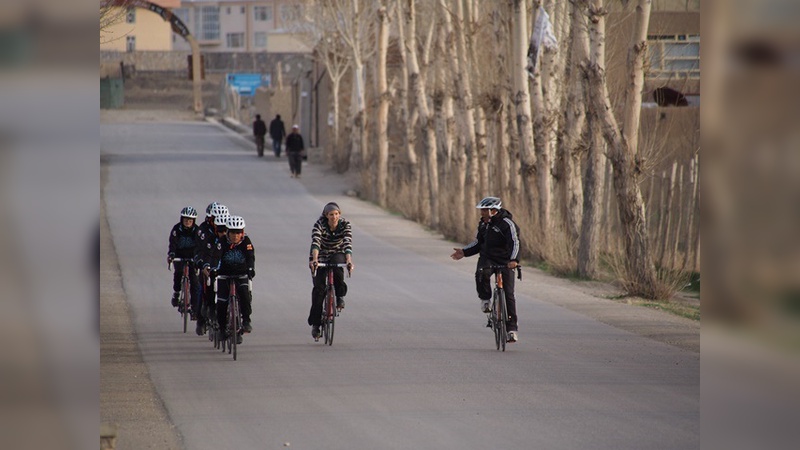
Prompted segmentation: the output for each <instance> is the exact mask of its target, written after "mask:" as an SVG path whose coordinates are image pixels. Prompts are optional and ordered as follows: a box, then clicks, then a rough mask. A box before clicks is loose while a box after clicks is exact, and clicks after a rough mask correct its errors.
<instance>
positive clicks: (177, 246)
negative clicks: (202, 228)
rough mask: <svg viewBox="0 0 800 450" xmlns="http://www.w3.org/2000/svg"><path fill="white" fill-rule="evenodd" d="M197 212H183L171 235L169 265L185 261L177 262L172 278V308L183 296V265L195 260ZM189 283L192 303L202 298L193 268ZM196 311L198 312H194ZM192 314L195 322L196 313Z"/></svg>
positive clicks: (186, 208)
mask: <svg viewBox="0 0 800 450" xmlns="http://www.w3.org/2000/svg"><path fill="white" fill-rule="evenodd" d="M196 219H197V210H195V209H194V208H192V207H191V206H187V207H185V208H183V209H182V210H181V220H180V222H178V223H176V224H175V226H174V227H172V231H170V233H169V250H168V251H167V263H172V262H173V261H172V260H173V259H175V258H180V259H182V260H183V261H175V270H174V271H173V277H172V290H173V294H172V306H174V307H177V306H178V304H179V302H180V295H181V278H182V277H183V265H184V264H190V265H191V261H189V260H190V259H192V258H194V252H195V247H196V246H197V225H196V224H195V220H196ZM189 282H190V286H191V289H190V293H191V299H192V303H194V301H195V298H197V299H199V298H200V291H199V289H198V288H199V284H198V283H197V276H196V274H195V271H194V270H193V268H192V267H190V269H189ZM194 311H196V310H194ZM194 311H193V312H192V320H194V315H195V312H194Z"/></svg>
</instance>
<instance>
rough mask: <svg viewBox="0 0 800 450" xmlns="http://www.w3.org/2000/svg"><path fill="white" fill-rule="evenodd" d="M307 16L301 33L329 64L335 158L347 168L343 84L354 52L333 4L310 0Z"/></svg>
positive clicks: (299, 27) (333, 156)
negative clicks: (323, 5) (325, 5)
mask: <svg viewBox="0 0 800 450" xmlns="http://www.w3.org/2000/svg"><path fill="white" fill-rule="evenodd" d="M304 11H306V16H305V18H304V19H305V20H303V21H302V22H300V23H298V24H297V27H298V31H299V33H298V36H304V37H305V40H306V41H307V43H308V44H309V46H310V47H312V48H313V49H314V58H316V59H317V61H319V62H321V63H322V64H323V65H324V66H325V72H326V73H327V74H328V78H329V79H330V80H331V85H332V86H331V96H332V99H331V110H332V111H331V115H332V117H333V124H332V126H331V129H332V132H331V134H332V136H331V137H332V142H333V145H332V147H333V148H332V149H331V151H330V153H329V154H330V155H331V159H332V161H333V163H334V165H335V167H336V168H337V169H338V170H343V169H344V167H345V165H344V164H343V156H342V154H341V152H342V145H341V132H340V128H341V122H340V117H341V113H340V105H341V98H340V92H341V86H342V79H343V78H344V75H345V74H346V73H347V72H348V71H349V70H350V66H351V61H352V58H351V53H350V49H349V47H348V46H347V43H346V42H345V41H344V39H343V38H342V35H341V34H339V31H338V29H337V26H336V24H335V23H334V22H335V21H336V20H338V18H337V16H336V15H334V14H333V12H334V11H335V10H334V9H332V8H319V7H316V0H309V2H308V3H307V4H306V5H305V8H304Z"/></svg>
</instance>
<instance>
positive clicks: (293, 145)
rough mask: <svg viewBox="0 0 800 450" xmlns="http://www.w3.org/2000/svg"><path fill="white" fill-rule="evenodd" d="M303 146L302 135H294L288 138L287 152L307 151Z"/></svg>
mask: <svg viewBox="0 0 800 450" xmlns="http://www.w3.org/2000/svg"><path fill="white" fill-rule="evenodd" d="M305 148H306V147H305V145H304V144H303V136H300V133H292V134H290V135H289V136H286V151H287V152H301V151H303V149H305Z"/></svg>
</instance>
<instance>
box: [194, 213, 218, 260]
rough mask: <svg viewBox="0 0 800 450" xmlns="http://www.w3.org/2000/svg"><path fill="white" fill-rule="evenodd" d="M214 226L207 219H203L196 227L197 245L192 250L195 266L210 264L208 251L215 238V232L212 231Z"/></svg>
mask: <svg viewBox="0 0 800 450" xmlns="http://www.w3.org/2000/svg"><path fill="white" fill-rule="evenodd" d="M214 230H215V227H214V225H213V224H210V223H209V222H208V221H205V222H203V223H201V224H200V226H198V227H197V233H196V236H197V247H195V251H194V262H195V264H197V267H203V266H208V265H211V263H209V259H208V253H209V251H210V250H211V245H212V244H213V243H214V241H215V240H216V239H217V234H216V232H215V231H214Z"/></svg>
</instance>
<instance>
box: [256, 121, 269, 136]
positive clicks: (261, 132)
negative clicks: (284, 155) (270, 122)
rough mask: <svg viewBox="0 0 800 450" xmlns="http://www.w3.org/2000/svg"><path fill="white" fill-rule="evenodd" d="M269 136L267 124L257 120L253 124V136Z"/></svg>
mask: <svg viewBox="0 0 800 450" xmlns="http://www.w3.org/2000/svg"><path fill="white" fill-rule="evenodd" d="M266 134H267V124H266V123H264V121H263V120H261V119H256V120H255V121H254V122H253V135H254V136H265V135H266Z"/></svg>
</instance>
